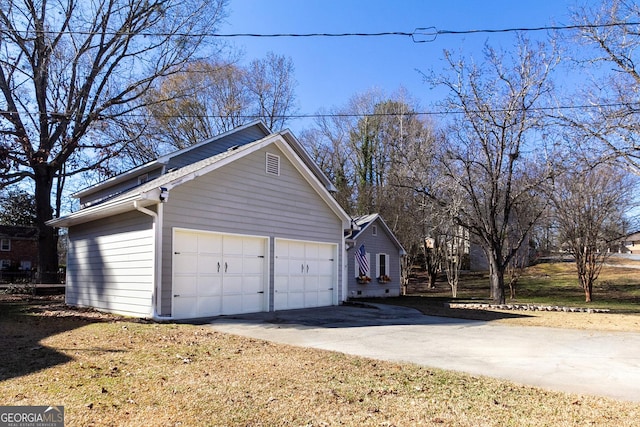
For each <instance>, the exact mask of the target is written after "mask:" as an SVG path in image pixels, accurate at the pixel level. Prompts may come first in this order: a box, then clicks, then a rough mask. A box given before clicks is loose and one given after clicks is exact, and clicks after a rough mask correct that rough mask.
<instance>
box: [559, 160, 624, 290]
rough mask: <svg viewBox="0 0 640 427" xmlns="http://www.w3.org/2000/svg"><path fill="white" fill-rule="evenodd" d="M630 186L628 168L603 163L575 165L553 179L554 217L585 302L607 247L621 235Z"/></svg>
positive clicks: (606, 252) (606, 254)
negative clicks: (573, 266)
mask: <svg viewBox="0 0 640 427" xmlns="http://www.w3.org/2000/svg"><path fill="white" fill-rule="evenodd" d="M634 187H635V185H634V183H633V181H632V180H631V177H630V174H629V173H628V172H626V171H624V170H622V169H620V168H615V167H613V166H611V165H607V164H599V165H596V166H592V165H586V166H583V167H579V166H575V167H574V169H573V170H571V171H567V172H565V173H564V174H562V175H560V176H559V177H558V178H557V179H556V180H555V185H554V190H553V193H552V195H551V200H552V202H553V208H554V216H555V220H556V222H557V224H558V227H559V231H560V237H561V242H562V245H563V246H564V248H566V249H567V250H568V251H569V252H570V253H571V254H572V255H573V256H574V258H575V262H576V267H577V270H578V278H579V281H580V285H581V286H582V289H583V290H584V294H585V301H586V302H591V301H592V300H593V284H594V282H595V281H596V280H597V278H598V276H599V274H600V271H601V269H602V266H603V264H604V262H605V260H606V258H607V257H608V256H609V251H608V249H609V248H610V246H611V245H612V242H614V241H615V240H617V239H619V238H620V237H622V236H623V235H624V232H625V230H624V225H625V223H626V221H625V218H624V216H625V214H626V213H628V212H629V210H630V208H631V207H633V191H634Z"/></svg>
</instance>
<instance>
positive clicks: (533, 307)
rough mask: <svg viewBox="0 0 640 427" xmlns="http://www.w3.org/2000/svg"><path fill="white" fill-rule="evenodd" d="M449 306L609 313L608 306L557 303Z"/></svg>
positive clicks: (451, 306)
mask: <svg viewBox="0 0 640 427" xmlns="http://www.w3.org/2000/svg"><path fill="white" fill-rule="evenodd" d="M444 306H445V307H448V308H462V309H472V310H523V311H562V312H565V313H609V311H610V310H609V309H608V308H582V307H564V306H557V305H532V304H473V303H471V304H469V303H445V304H444Z"/></svg>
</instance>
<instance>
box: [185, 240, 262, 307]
mask: <svg viewBox="0 0 640 427" xmlns="http://www.w3.org/2000/svg"><path fill="white" fill-rule="evenodd" d="M266 246H267V239H266V238H262V237H253V236H238V235H230V234H219V233H209V232H199V231H189V230H176V231H175V232H174V235H173V317H175V318H178V319H188V318H197V317H208V316H218V315H221V314H239V313H255V312H259V311H266V309H267V306H266V294H265V291H266V285H265V284H266V271H267V270H266V260H265V254H266Z"/></svg>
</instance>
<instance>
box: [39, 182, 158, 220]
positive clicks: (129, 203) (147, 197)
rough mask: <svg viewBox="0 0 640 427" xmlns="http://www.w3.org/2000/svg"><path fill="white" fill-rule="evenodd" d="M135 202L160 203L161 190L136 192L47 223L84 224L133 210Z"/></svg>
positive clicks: (141, 203) (144, 203) (144, 204)
mask: <svg viewBox="0 0 640 427" xmlns="http://www.w3.org/2000/svg"><path fill="white" fill-rule="evenodd" d="M134 202H139V203H138V206H141V207H146V206H151V205H154V204H157V203H160V190H159V189H156V190H155V191H148V192H145V193H135V194H132V195H130V196H128V197H125V198H121V199H116V200H113V201H109V202H105V203H101V204H99V205H95V206H91V207H88V208H85V209H81V210H79V211H76V212H74V213H71V214H69V215H66V216H63V217H60V218H55V219H52V220H49V221H47V222H46V224H47V225H48V226H51V227H70V226H72V225H77V224H83V223H85V222H90V221H95V220H96V219H101V218H105V217H107V216H112V215H116V214H120V213H124V212H129V211H132V210H134V209H135V205H134Z"/></svg>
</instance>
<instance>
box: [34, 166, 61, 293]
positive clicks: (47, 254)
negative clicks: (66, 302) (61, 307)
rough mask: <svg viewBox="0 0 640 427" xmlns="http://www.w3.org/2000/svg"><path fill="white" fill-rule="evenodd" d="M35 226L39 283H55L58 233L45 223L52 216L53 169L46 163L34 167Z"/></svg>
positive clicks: (56, 279)
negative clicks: (36, 229) (36, 231)
mask: <svg viewBox="0 0 640 427" xmlns="http://www.w3.org/2000/svg"><path fill="white" fill-rule="evenodd" d="M34 173H35V201H36V226H37V228H38V273H37V281H38V282H39V283H57V281H58V278H57V272H58V233H57V231H56V230H55V229H54V228H53V227H49V226H48V225H46V224H45V222H47V221H48V220H50V219H52V218H53V209H52V208H51V189H52V186H53V175H54V173H53V170H52V169H51V168H50V167H49V166H48V165H40V166H37V167H35V168H34Z"/></svg>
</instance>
